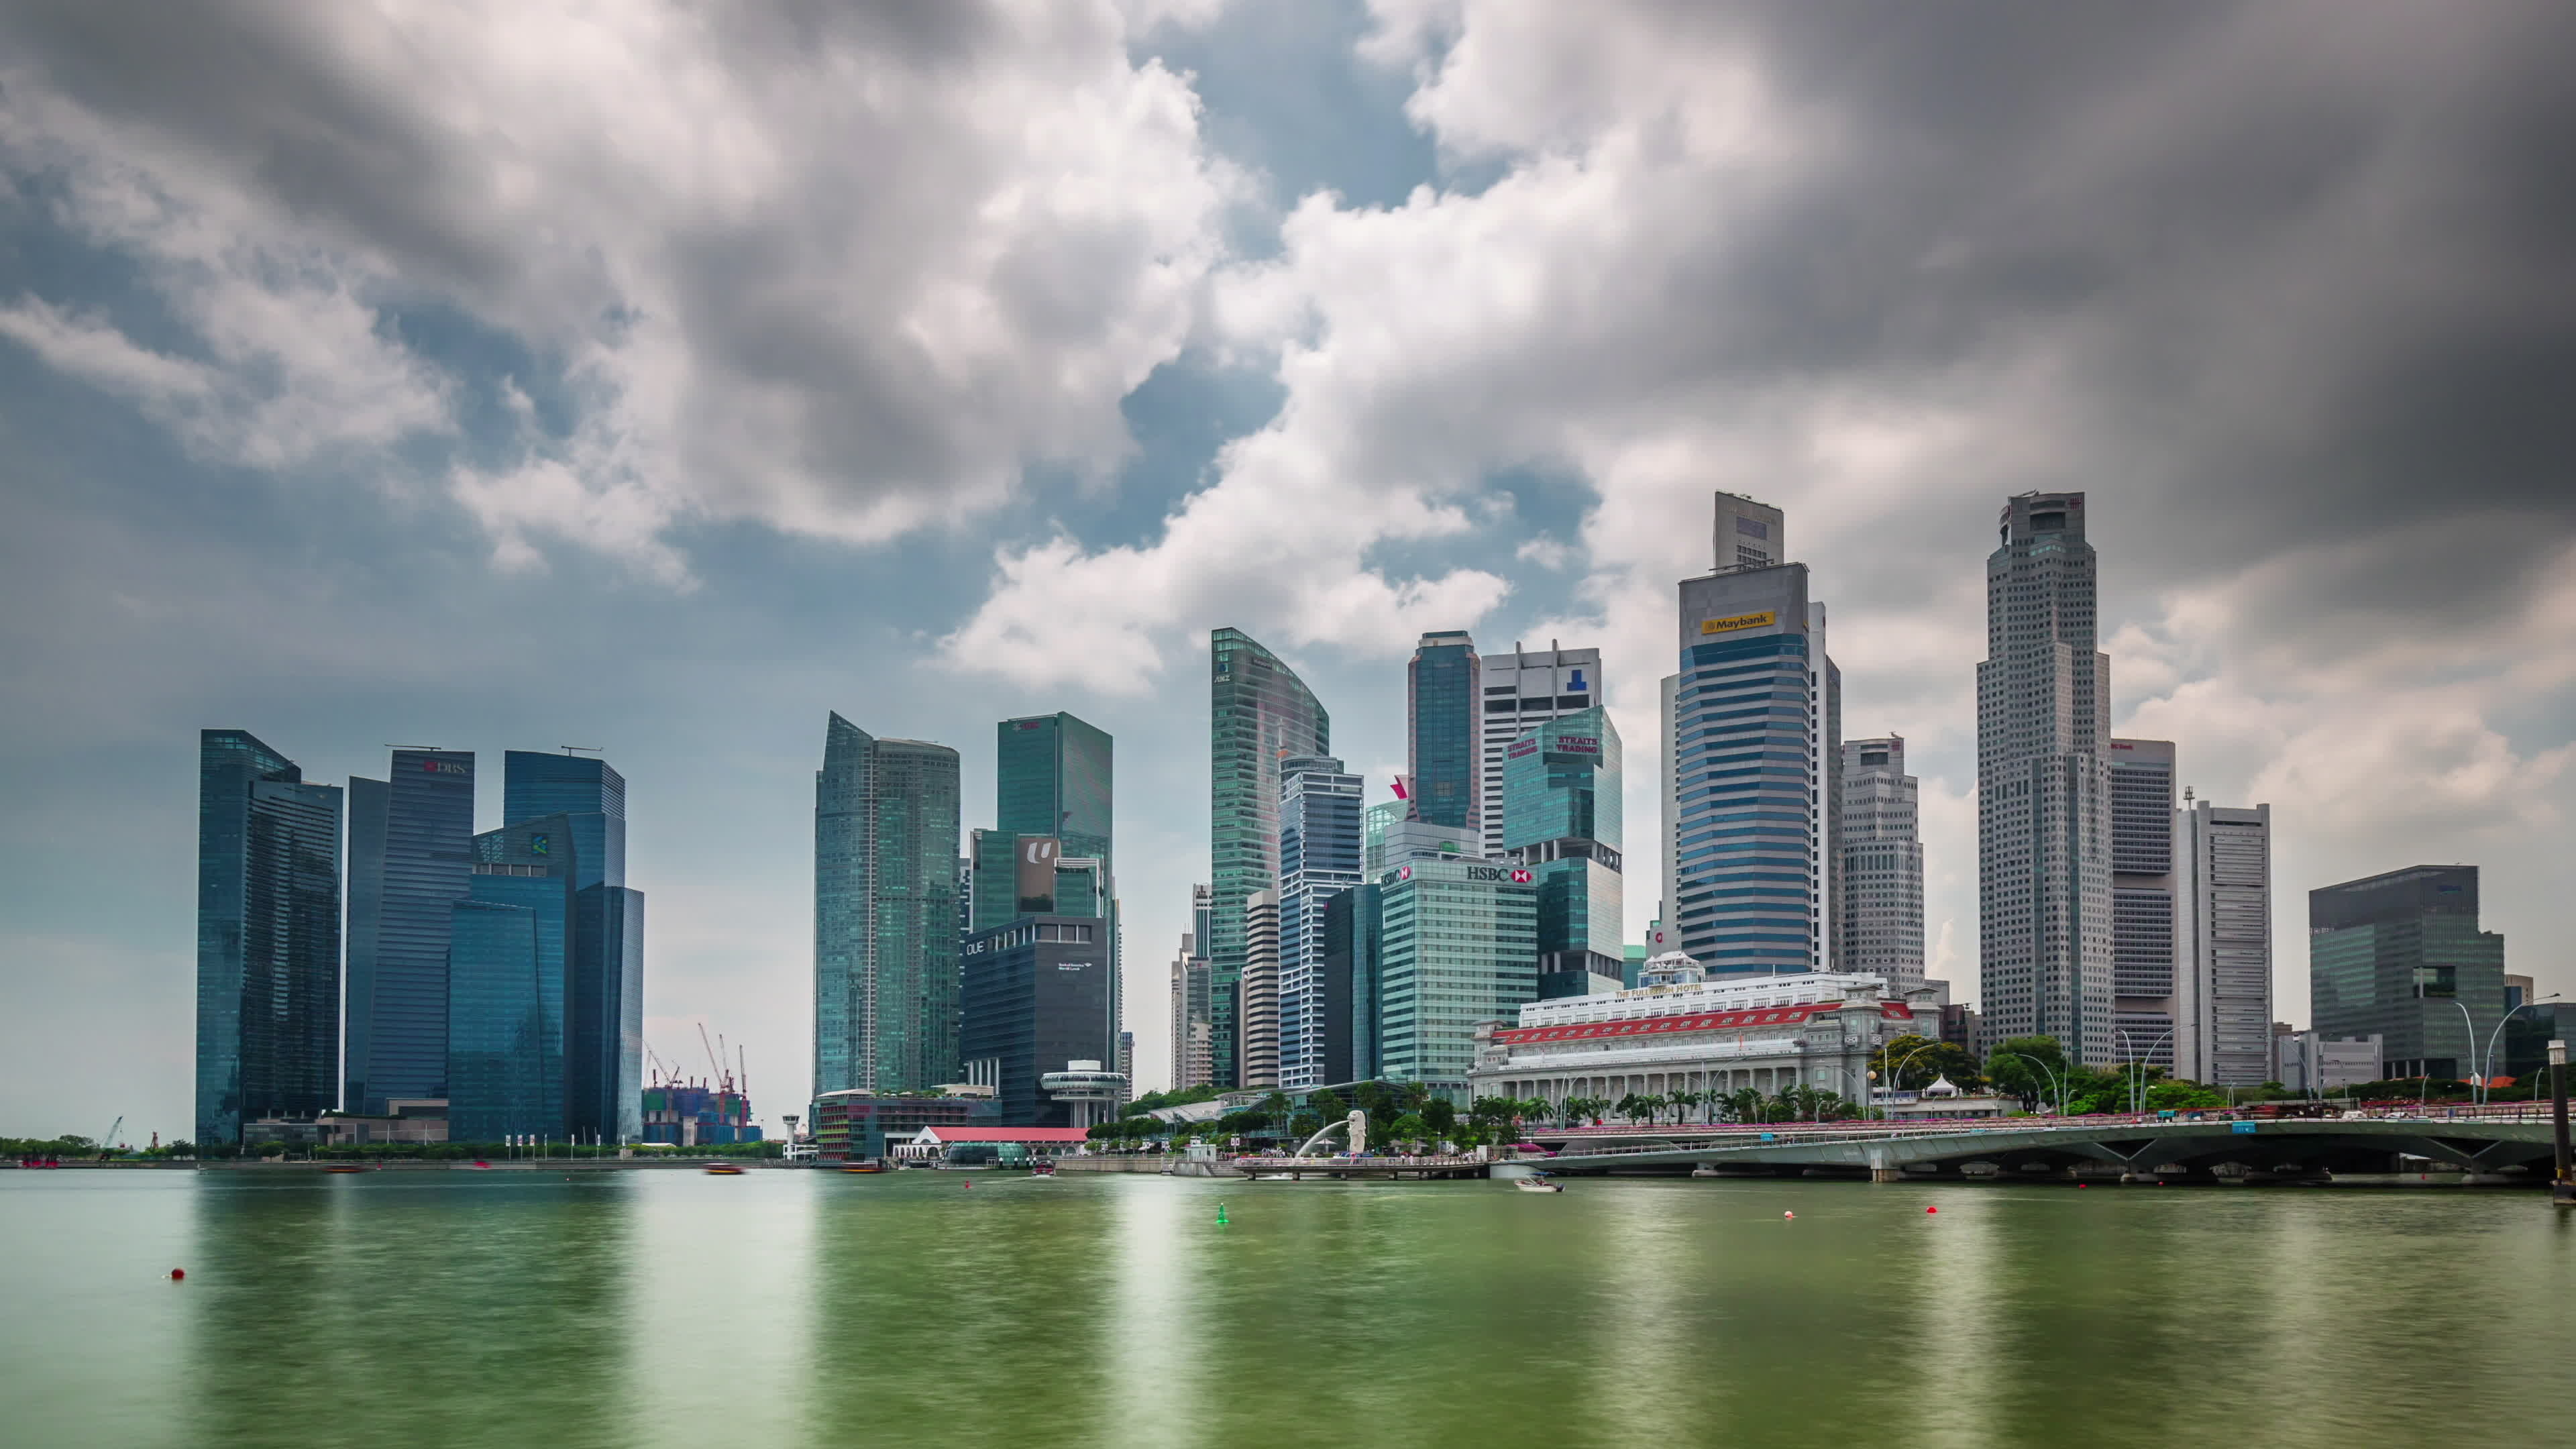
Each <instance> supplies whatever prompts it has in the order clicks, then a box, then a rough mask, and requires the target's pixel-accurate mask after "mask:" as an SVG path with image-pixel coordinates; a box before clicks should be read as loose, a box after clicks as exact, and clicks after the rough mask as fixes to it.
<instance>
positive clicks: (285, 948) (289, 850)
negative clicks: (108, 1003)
mask: <svg viewBox="0 0 2576 1449" xmlns="http://www.w3.org/2000/svg"><path fill="white" fill-rule="evenodd" d="M339 1063H340V789H339V787H338V786H336V785H308V784H305V783H304V775H303V772H302V771H301V770H299V769H297V768H296V766H295V763H294V762H293V761H292V760H289V759H287V758H286V757H285V756H283V755H281V754H279V753H278V752H277V751H275V750H272V749H270V748H269V747H268V746H267V745H265V744H263V743H261V742H260V740H259V738H258V737H257V736H255V735H253V734H251V733H250V732H248V731H247V730H206V731H203V732H202V733H200V734H199V736H198V738H197V1126H196V1133H197V1141H198V1142H200V1143H202V1144H206V1145H210V1146H212V1145H231V1144H236V1143H238V1142H240V1141H241V1132H242V1123H243V1122H244V1121H246V1120H249V1119H252V1118H258V1117H303V1118H310V1117H313V1116H315V1115H317V1114H319V1113H321V1112H325V1111H328V1110H329V1109H330V1108H331V1107H332V1106H333V1105H334V1102H335V1099H336V1098H337V1096H338V1094H339Z"/></svg>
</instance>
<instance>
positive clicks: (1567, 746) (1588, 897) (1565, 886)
mask: <svg viewBox="0 0 2576 1449" xmlns="http://www.w3.org/2000/svg"><path fill="white" fill-rule="evenodd" d="M1623 759H1624V756H1623V752H1622V749H1621V746H1620V743H1619V731H1618V730H1617V728H1615V727H1614V726H1613V725H1612V724H1611V723H1610V712H1609V711H1608V710H1604V709H1599V708H1594V709H1587V710H1580V711H1577V712H1576V713H1574V714H1569V715H1565V716H1562V717H1560V718H1557V719H1553V720H1550V721H1548V722H1547V723H1545V724H1542V725H1540V726H1538V727H1537V728H1536V729H1533V730H1531V731H1530V732H1529V733H1527V734H1525V735H1523V736H1521V737H1520V738H1519V739H1517V740H1514V741H1513V742H1512V744H1511V747H1510V748H1509V749H1508V750H1507V751H1505V753H1504V760H1503V850H1504V854H1505V856H1506V857H1507V858H1509V859H1510V860H1511V861H1512V862H1513V863H1515V864H1518V865H1522V866H1526V867H1528V868H1529V872H1530V874H1531V876H1532V877H1533V884H1535V885H1536V886H1537V887H1538V994H1539V995H1540V996H1541V997H1542V998H1545V997H1555V996H1588V995H1591V994H1593V993H1595V992H1602V991H1616V990H1618V989H1620V986H1621V984H1622V983H1621V974H1622V968H1623V966H1624V964H1625V956H1626V951H1627V944H1626V921H1625V912H1626V908H1627V896H1626V889H1625V883H1624V881H1623V879H1622V877H1621V874H1620V870H1621V864H1622V862H1621V859H1620V839H1621V831H1622V824H1621V820H1622V812H1623V806H1622V795H1621V782H1622V781H1623V780H1624V778H1625V770H1624V767H1623Z"/></svg>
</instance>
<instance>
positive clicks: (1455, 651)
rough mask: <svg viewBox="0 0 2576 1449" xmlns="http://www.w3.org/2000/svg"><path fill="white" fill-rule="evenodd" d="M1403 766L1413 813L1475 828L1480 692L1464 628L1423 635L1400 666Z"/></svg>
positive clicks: (1478, 792)
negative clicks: (1409, 660)
mask: <svg viewBox="0 0 2576 1449" xmlns="http://www.w3.org/2000/svg"><path fill="white" fill-rule="evenodd" d="M1405 677H1406V683H1407V685H1408V688H1407V691H1406V711H1405V723H1406V727H1407V728H1406V734H1405V752H1404V759H1405V768H1406V770H1407V771H1408V772H1409V773H1410V774H1411V776H1412V780H1413V818H1414V819H1416V820H1424V821H1428V822H1430V823H1431V824H1433V825H1446V826H1450V827H1452V828H1463V829H1467V830H1474V829H1477V828H1478V826H1479V823H1480V821H1481V819H1482V816H1483V810H1482V808H1481V805H1480V801H1479V797H1480V796H1481V795H1482V794H1483V793H1484V792H1483V789H1482V786H1481V783H1480V780H1481V776H1480V772H1479V770H1478V769H1477V754H1476V724H1477V720H1478V719H1479V718H1480V715H1479V711H1480V710H1481V709H1482V707H1483V706H1482V703H1481V700H1480V697H1479V691H1478V688H1477V685H1478V682H1479V681H1478V671H1477V661H1476V642H1475V641H1474V640H1473V639H1470V638H1468V637H1467V632H1466V631H1465V630H1463V629H1443V630H1440V631H1438V632H1436V633H1430V634H1425V635H1423V636H1422V640H1421V642H1420V643H1418V644H1416V645H1415V646H1414V649H1413V662H1412V663H1411V664H1410V665H1408V666H1407V667H1406V670H1405Z"/></svg>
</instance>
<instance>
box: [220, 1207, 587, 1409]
mask: <svg viewBox="0 0 2576 1449" xmlns="http://www.w3.org/2000/svg"><path fill="white" fill-rule="evenodd" d="M624 1198H625V1194H624V1192H623V1191H621V1190H620V1188H619V1186H618V1183H617V1179H615V1178H613V1177H608V1178H593V1179H592V1180H589V1181H585V1182H582V1183H577V1184H576V1183H564V1182H551V1181H540V1180H535V1179H534V1175H533V1174H530V1175H527V1176H525V1177H522V1176H520V1175H516V1174H513V1175H511V1176H510V1177H508V1178H503V1177H501V1176H500V1175H498V1174H495V1175H494V1176H493V1177H491V1178H483V1179H479V1180H475V1181H472V1182H467V1183H458V1182H452V1181H447V1180H444V1179H443V1178H432V1176H431V1175H430V1174H425V1173H422V1174H410V1173H406V1174H392V1173H388V1174H384V1175H383V1176H381V1177H370V1178H343V1179H331V1178H323V1177H319V1176H317V1177H313V1178H300V1177H299V1178H298V1179H295V1180H292V1181H288V1180H278V1179H261V1178H256V1177H252V1176H250V1175H248V1174H242V1175H230V1174H227V1175H224V1176H220V1177H219V1176H216V1175H214V1174H206V1175H205V1177H204V1180H202V1181H201V1182H200V1183H199V1186H198V1191H197V1192H196V1193H195V1195H194V1208H195V1220H196V1253H195V1257H196V1260H197V1262H198V1264H199V1266H198V1267H197V1268H196V1269H195V1270H194V1271H193V1272H192V1274H191V1279H192V1282H191V1287H190V1293H189V1304H190V1307H191V1310H192V1319H193V1321H192V1323H191V1325H190V1333H189V1374H190V1379H191V1381H192V1383H193V1385H194V1392H193V1393H192V1394H191V1395H190V1405H191V1408H192V1410H193V1411H194V1417H195V1419H196V1421H197V1422H196V1424H195V1425H194V1430H195V1433H194V1435H193V1438H194V1442H197V1443H201V1444H216V1445H262V1444H280V1445H287V1444H310V1443H316V1442H330V1443H362V1444H363V1443H384V1444H426V1443H455V1444H483V1443H495V1444H497V1443H504V1442H517V1443H543V1444H546V1445H549V1446H579V1445H592V1444H599V1445H607V1444H621V1443H624V1442H626V1441H627V1440H628V1438H629V1437H630V1436H629V1435H628V1434H627V1433H626V1432H625V1426H624V1404H623V1398H624V1390H625V1387H626V1381H625V1378H624V1374H623V1372H622V1368H623V1358H624V1346H625V1332H624V1325H623V1322H622V1319H623V1315H624V1312H625V1309H626V1300H627V1283H628V1280H627V1276H626V1272H625V1268H626V1260H627V1254H626V1252H625V1226H626V1223H627V1215H626V1212H625V1210H624V1209H625V1203H624Z"/></svg>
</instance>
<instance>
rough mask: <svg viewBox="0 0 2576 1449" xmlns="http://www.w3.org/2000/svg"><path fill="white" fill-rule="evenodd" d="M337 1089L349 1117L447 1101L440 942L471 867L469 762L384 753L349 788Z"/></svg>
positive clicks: (428, 753) (448, 754) (430, 753)
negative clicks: (344, 1000) (346, 931)
mask: <svg viewBox="0 0 2576 1449" xmlns="http://www.w3.org/2000/svg"><path fill="white" fill-rule="evenodd" d="M349 792H350V795H351V798H352V802H353V803H352V808H351V810H350V820H351V824H352V829H351V830H350V833H349V897H350V903H351V906H352V910H351V913H350V915H351V921H350V924H351V928H352V929H351V936H350V942H349V992H348V1006H347V1036H346V1055H345V1060H344V1065H343V1073H344V1076H345V1078H346V1082H347V1085H346V1087H345V1088H344V1090H343V1093H342V1097H341V1101H342V1104H343V1105H344V1106H346V1107H347V1108H349V1109H350V1110H351V1111H360V1112H367V1113H382V1112H384V1111H385V1110H387V1109H386V1103H387V1102H389V1101H391V1100H394V1099H397V1098H400V1099H405V1100H411V1101H425V1100H435V1101H444V1100H445V1099H446V1097H447V946H448V940H447V933H448V927H449V924H450V908H451V907H453V906H454V905H455V904H456V903H457V902H458V901H461V900H463V899H465V895H466V888H467V885H468V883H469V881H470V880H471V879H472V876H473V868H474V756H473V754H472V753H471V752H470V751H462V750H430V749H402V750H396V751H394V752H393V771H392V775H391V778H389V779H385V780H368V779H363V778H353V779H351V780H350V781H349Z"/></svg>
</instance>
